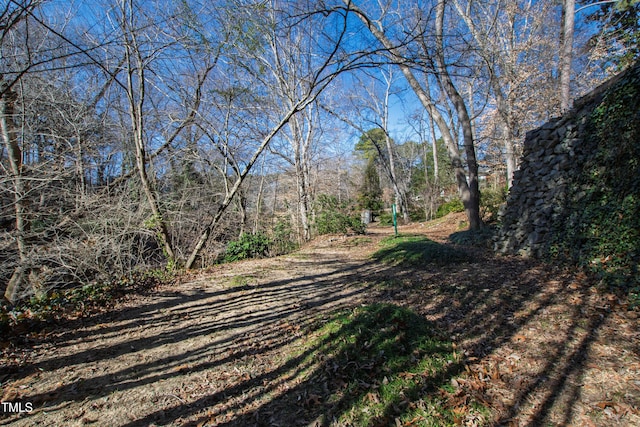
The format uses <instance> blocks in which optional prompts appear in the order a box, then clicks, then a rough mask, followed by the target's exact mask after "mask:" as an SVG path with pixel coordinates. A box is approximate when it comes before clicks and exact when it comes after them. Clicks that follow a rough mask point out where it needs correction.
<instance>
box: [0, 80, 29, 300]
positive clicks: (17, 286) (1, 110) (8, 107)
mask: <svg viewBox="0 0 640 427" xmlns="http://www.w3.org/2000/svg"><path fill="white" fill-rule="evenodd" d="M0 90H1V92H2V97H1V98H0V131H1V132H2V141H3V142H4V145H5V147H6V149H7V154H8V156H9V166H10V170H11V175H12V181H13V191H14V211H15V215H16V222H15V227H16V230H15V233H16V243H17V245H18V266H17V267H16V269H15V270H14V272H13V274H12V276H11V279H10V280H9V283H8V284H7V288H6V290H5V293H4V297H5V298H6V299H7V300H8V301H9V302H11V303H12V304H13V303H15V302H16V300H17V299H18V294H19V292H20V290H21V289H22V288H23V287H24V282H25V278H26V275H25V266H26V264H27V261H28V259H27V244H26V241H25V233H26V231H27V228H28V222H27V218H26V206H25V200H24V197H25V195H26V185H25V182H24V177H23V175H22V151H21V150H20V146H19V145H18V141H17V139H16V128H15V124H14V121H13V112H14V103H15V100H16V95H15V92H13V90H11V89H9V88H8V87H7V85H6V83H5V82H4V79H3V78H2V76H0Z"/></svg>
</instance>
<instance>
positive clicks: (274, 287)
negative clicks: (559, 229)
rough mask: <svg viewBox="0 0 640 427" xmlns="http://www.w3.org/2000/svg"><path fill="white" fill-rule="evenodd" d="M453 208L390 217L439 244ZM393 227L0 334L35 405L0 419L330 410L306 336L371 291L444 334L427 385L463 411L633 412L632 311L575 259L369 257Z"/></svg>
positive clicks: (210, 416) (2, 377)
mask: <svg viewBox="0 0 640 427" xmlns="http://www.w3.org/2000/svg"><path fill="white" fill-rule="evenodd" d="M459 222H460V218H457V217H456V216H451V217H449V218H446V219H444V220H440V221H438V222H437V223H425V224H423V225H420V224H415V225H412V226H403V227H400V232H401V233H407V234H410V233H413V234H416V233H417V234H424V235H426V236H427V237H429V238H430V239H432V240H434V241H436V242H440V243H445V242H446V240H447V237H448V236H449V235H450V234H451V233H453V232H455V231H458V224H459ZM392 233H393V230H392V229H391V228H387V229H376V228H373V229H371V232H370V233H369V235H368V236H366V238H365V239H362V238H361V237H360V238H358V237H350V238H344V237H342V236H331V237H328V238H325V239H322V240H319V241H317V242H314V244H312V245H309V246H307V247H305V248H303V249H302V250H301V252H300V254H297V255H292V256H283V257H279V258H276V259H266V260H257V261H243V262H239V263H234V264H231V265H226V266H218V267H215V268H213V269H211V270H209V271H207V272H200V273H198V274H194V275H191V276H189V277H185V278H183V279H182V281H180V282H179V283H175V284H173V285H170V286H169V285H167V286H165V287H163V288H161V289H159V290H158V291H157V292H156V293H155V294H153V295H141V296H137V297H133V298H131V299H129V300H127V301H123V302H122V303H120V304H119V305H118V306H117V307H115V308H114V309H113V310H110V311H108V312H105V313H100V314H96V315H94V316H92V317H89V318H84V319H74V320H68V321H67V322H65V323H64V324H58V325H55V326H51V327H50V328H48V329H47V330H44V331H40V332H38V333H33V334H29V335H26V336H23V337H22V338H21V339H20V340H13V341H4V342H2V359H1V361H2V366H1V367H0V382H1V384H2V393H1V395H2V401H12V402H17V401H22V402H32V403H33V406H34V408H35V410H34V411H33V412H31V413H24V414H19V415H18V414H8V413H0V425H12V426H14V425H15V426H33V425H42V426H54V425H60V426H74V425H75V426H80V425H95V426H148V425H171V426H179V425H192V426H205V425H211V426H214V425H215V426H251V425H270V426H276V425H282V426H295V425H331V424H332V419H333V418H332V417H333V416H335V414H333V415H331V416H327V415H326V414H325V413H323V412H322V410H320V409H319V408H322V407H324V406H323V405H324V402H322V399H323V397H324V396H328V395H330V393H329V394H327V392H326V390H328V391H331V390H333V387H341V385H340V384H339V383H327V384H323V383H319V382H318V381H311V380H310V378H317V376H315V377H314V376H312V375H310V372H315V370H316V369H320V368H321V367H324V368H322V369H326V367H327V366H330V365H327V364H326V363H325V362H326V360H322V358H321V357H320V356H319V355H318V357H314V356H315V353H314V349H313V347H311V348H308V349H305V345H306V343H308V341H307V336H306V334H307V333H309V331H313V330H316V329H318V328H320V327H321V326H322V325H323V323H324V321H325V320H324V319H329V318H331V316H332V315H333V314H335V313H336V311H337V310H345V309H346V310H349V309H353V308H354V307H358V306H360V305H362V304H369V303H381V302H382V303H392V304H395V305H398V306H401V307H406V308H409V309H411V310H412V311H413V312H416V313H419V314H420V315H421V316H423V317H424V318H425V319H426V320H428V321H429V322H431V323H432V324H434V325H436V326H437V328H438V331H439V333H441V334H443V336H446V337H447V338H448V339H449V340H450V341H453V343H454V348H455V351H456V352H457V353H458V354H459V360H460V363H459V364H458V365H456V367H455V369H452V370H451V372H449V373H448V375H449V377H448V378H446V379H445V380H446V382H448V383H449V385H448V386H447V387H443V388H440V389H438V390H433V393H434V397H437V398H438V399H440V400H441V401H442V402H445V403H447V404H448V407H450V408H453V409H455V410H456V411H457V413H458V414H459V416H458V418H457V419H458V420H460V422H461V423H462V422H464V423H467V425H480V424H488V425H513V426H539V425H571V426H589V425H595V426H631V425H640V356H639V354H640V351H639V350H640V349H639V344H638V343H640V340H639V338H640V337H639V330H638V321H637V313H636V312H633V311H628V310H627V307H626V306H625V305H624V302H623V301H619V300H618V299H617V297H615V296H613V295H607V294H602V293H600V292H598V291H597V290H596V289H594V288H593V286H592V285H591V284H590V283H589V282H588V281H587V280H586V278H585V277H583V276H581V275H580V274H577V273H575V272H571V271H565V270H556V269H553V268H551V267H549V266H546V265H544V264H541V263H538V262H534V261H530V260H524V259H521V258H514V257H495V256H493V255H492V254H490V253H487V252H484V251H482V250H479V249H477V250H475V252H474V253H473V257H472V259H470V260H467V261H465V262H457V263H455V264H442V263H441V264H425V265H420V266H405V267H400V266H392V265H387V264H380V263H377V262H374V261H373V259H372V258H371V257H370V254H371V253H373V251H375V250H376V249H377V248H378V246H377V242H378V241H380V240H381V239H382V238H383V237H385V236H388V235H390V234H392ZM356 239H357V240H356ZM236 277H237V278H239V279H234V278H236ZM245 279H246V280H245ZM234 281H235V282H234ZM236 282H237V283H236ZM240 282H242V283H240ZM230 284H235V286H230ZM301 349H302V353H300V351H301ZM345 368H346V367H336V368H335V369H336V370H338V369H345ZM381 380H382V379H381ZM325 387H326V390H325ZM472 402H480V403H481V404H483V405H485V406H486V407H488V408H490V411H491V415H490V417H489V419H479V418H474V417H471V416H465V415H469V414H471V413H475V412H473V407H472V404H471V403H472ZM464 411H468V414H465V412H464ZM387 422H390V423H395V420H394V419H391V420H387ZM336 425H337V424H336ZM381 425H386V424H381ZM392 425H395V424H392ZM404 425H420V423H419V421H417V420H416V421H415V423H414V424H404ZM442 425H447V424H442Z"/></svg>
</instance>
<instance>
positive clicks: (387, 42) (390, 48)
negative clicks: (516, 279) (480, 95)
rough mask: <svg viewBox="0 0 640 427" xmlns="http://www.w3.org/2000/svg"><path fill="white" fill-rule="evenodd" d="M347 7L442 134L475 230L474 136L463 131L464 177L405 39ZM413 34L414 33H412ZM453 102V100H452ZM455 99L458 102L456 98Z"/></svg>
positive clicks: (450, 136)
mask: <svg viewBox="0 0 640 427" xmlns="http://www.w3.org/2000/svg"><path fill="white" fill-rule="evenodd" d="M343 1H344V4H345V6H346V8H347V9H348V10H350V11H352V12H353V13H354V14H355V15H356V16H357V17H358V18H359V19H360V20H361V21H362V22H363V24H364V25H365V27H366V28H367V29H368V30H369V31H370V32H371V34H372V35H373V36H374V37H375V38H376V39H377V40H378V41H379V42H380V43H381V44H382V46H383V47H384V48H385V50H386V52H387V53H388V55H389V56H390V58H391V60H392V61H393V62H394V63H396V64H397V65H398V67H399V68H400V70H401V71H402V74H403V75H404V77H405V79H406V80H407V83H408V84H409V87H410V88H411V89H412V90H413V91H414V92H415V94H416V95H417V97H418V99H419V100H420V102H421V104H422V105H423V107H424V108H425V109H426V110H427V111H428V113H429V114H430V115H431V116H432V117H433V119H434V122H435V123H436V126H438V130H439V131H440V133H441V134H442V137H443V139H444V141H445V143H446V145H447V150H448V153H449V157H450V158H451V163H452V166H453V169H454V171H455V175H456V182H457V185H458V191H459V193H460V198H461V199H462V203H463V204H464V206H465V212H466V214H467V217H468V219H469V228H470V229H478V228H480V226H481V225H482V220H481V219H480V206H479V202H480V194H479V190H478V182H477V170H478V165H477V162H476V157H475V147H474V145H473V139H472V138H469V137H470V136H471V135H469V134H465V136H466V138H465V140H464V144H465V154H466V161H467V168H468V170H469V177H468V180H467V171H465V168H464V166H463V163H462V157H461V155H460V151H459V149H458V142H457V139H456V138H455V137H454V134H453V131H454V130H453V128H452V126H450V124H449V123H447V121H446V119H445V117H444V116H443V115H442V113H441V112H440V110H439V109H438V108H437V106H436V103H435V102H434V100H433V98H432V97H431V94H430V93H429V89H428V88H425V87H423V86H422V85H421V83H420V80H419V79H418V78H417V77H416V74H415V72H414V68H413V67H414V66H416V64H415V62H411V61H408V60H407V55H406V54H405V53H404V52H403V49H402V46H404V45H405V44H406V43H407V42H406V41H403V42H401V43H394V42H393V41H392V40H391V39H390V38H389V37H388V36H387V34H386V32H385V26H384V23H383V21H382V19H377V20H374V19H372V18H371V17H370V16H369V15H368V14H367V13H366V12H365V11H363V10H362V9H360V8H359V7H357V6H355V5H354V4H353V3H352V2H351V1H350V0H343ZM412 36H413V35H412ZM440 68H441V69H440V70H439V71H440V72H441V73H443V74H442V75H440V78H442V79H445V81H444V84H445V86H446V84H447V83H446V79H447V77H446V76H445V74H447V73H448V71H447V70H446V69H442V67H440ZM452 101H453V100H452ZM456 102H457V101H456Z"/></svg>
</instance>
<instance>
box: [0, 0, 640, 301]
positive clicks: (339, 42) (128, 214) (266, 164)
mask: <svg viewBox="0 0 640 427" xmlns="http://www.w3.org/2000/svg"><path fill="white" fill-rule="evenodd" d="M639 9H640V6H639V4H638V1H630V0H622V1H586V2H582V3H580V4H575V3H574V1H573V0H564V1H558V0H539V1H531V0H529V1H521V0H519V1H500V0H489V1H472V0H433V1H423V2H417V1H409V2H398V1H377V2H373V1H358V2H351V1H349V0H344V1H338V0H335V1H323V2H316V1H276V0H266V1H244V0H227V1H216V2H206V1H202V2H200V1H192V0H183V1H180V2H169V1H141V0H140V1H135V0H117V1H114V2H109V4H106V3H104V2H99V1H81V2H60V1H53V0H51V1H46V0H15V1H14V0H9V1H7V2H5V3H4V5H3V6H0V13H1V15H0V53H1V57H0V90H1V92H0V130H1V131H2V148H1V149H0V165H1V168H2V172H1V173H2V175H1V176H0V189H1V193H0V201H1V205H0V206H1V210H0V283H2V284H3V289H0V290H3V291H4V295H5V297H6V298H7V299H8V300H10V301H13V302H14V301H17V300H18V299H20V298H22V297H24V296H29V295H33V294H34V293H35V294H38V293H43V292H46V291H47V290H48V289H51V288H54V287H66V286H75V285H86V284H90V283H96V282H99V281H105V280H110V279H112V278H115V277H123V276H127V275H130V274H132V273H133V272H136V271H143V270H147V269H150V268H168V269H175V268H181V267H186V268H194V267H203V266H209V265H211V264H213V263H215V262H217V261H218V260H219V259H220V257H221V254H223V253H224V252H225V248H227V245H228V243H229V242H231V241H234V242H238V241H241V240H242V238H243V237H242V236H245V237H244V238H245V240H246V242H247V244H249V245H255V244H256V242H257V241H260V239H264V242H266V243H265V245H264V248H263V249H261V250H259V251H258V252H260V253H259V254H262V255H267V254H277V253H281V252H285V251H287V250H290V249H291V248H292V247H294V246H295V245H297V244H300V243H302V242H304V241H306V240H309V239H311V238H312V237H313V236H315V235H316V234H318V233H319V232H332V231H336V230H339V231H348V230H352V231H361V230H360V228H359V218H360V210H361V209H364V208H368V209H373V210H374V211H378V212H379V213H380V214H383V213H384V209H385V208H388V207H389V205H390V204H391V203H395V204H396V205H397V206H398V207H399V209H400V213H401V215H402V216H403V219H404V220H406V221H409V220H426V219H430V218H432V217H433V216H434V215H435V212H436V209H437V207H438V206H439V205H442V204H443V203H446V202H451V200H452V199H457V200H459V201H460V202H461V205H462V208H463V209H464V210H465V211H466V213H467V217H468V222H469V224H468V225H469V227H470V228H472V229H473V228H478V227H480V226H481V225H482V218H481V216H482V213H483V212H481V198H480V197H481V192H482V193H483V194H484V196H483V197H484V198H485V199H487V198H488V197H489V196H490V195H492V194H502V193H504V190H505V189H506V188H507V187H508V186H509V183H510V182H511V180H512V177H513V172H514V171H515V169H516V168H517V162H518V158H519V155H520V151H521V145H522V141H523V139H524V134H525V133H526V131H528V130H530V129H532V128H534V127H536V126H537V125H540V124H541V123H543V122H545V121H547V120H548V119H549V118H551V117H554V116H557V115H559V114H560V113H562V112H563V111H565V110H567V109H568V108H570V106H571V100H572V99H573V98H575V97H576V96H578V95H580V94H582V93H584V92H586V91H587V90H589V89H590V88H592V87H594V86H595V85H596V84H597V83H599V82H601V81H602V80H604V79H606V78H607V77H609V76H611V75H612V74H613V73H615V72H618V71H620V70H622V69H624V68H626V67H627V66H628V65H629V64H632V63H633V62H634V61H635V60H636V59H637V58H638V56H639V55H638V43H637V42H638V13H639ZM460 202H458V203H460ZM246 236H253V237H246Z"/></svg>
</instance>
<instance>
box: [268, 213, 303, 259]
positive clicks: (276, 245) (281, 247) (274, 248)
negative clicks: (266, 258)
mask: <svg viewBox="0 0 640 427" xmlns="http://www.w3.org/2000/svg"><path fill="white" fill-rule="evenodd" d="M292 236H293V229H292V227H291V222H290V221H289V219H288V218H284V219H279V220H278V222H277V223H276V225H275V226H274V227H273V232H272V240H271V246H270V251H269V252H270V254H271V255H272V256H276V255H282V254H288V253H290V252H293V251H294V250H296V249H297V248H298V244H297V243H296V242H295V241H294V239H293V238H292Z"/></svg>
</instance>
